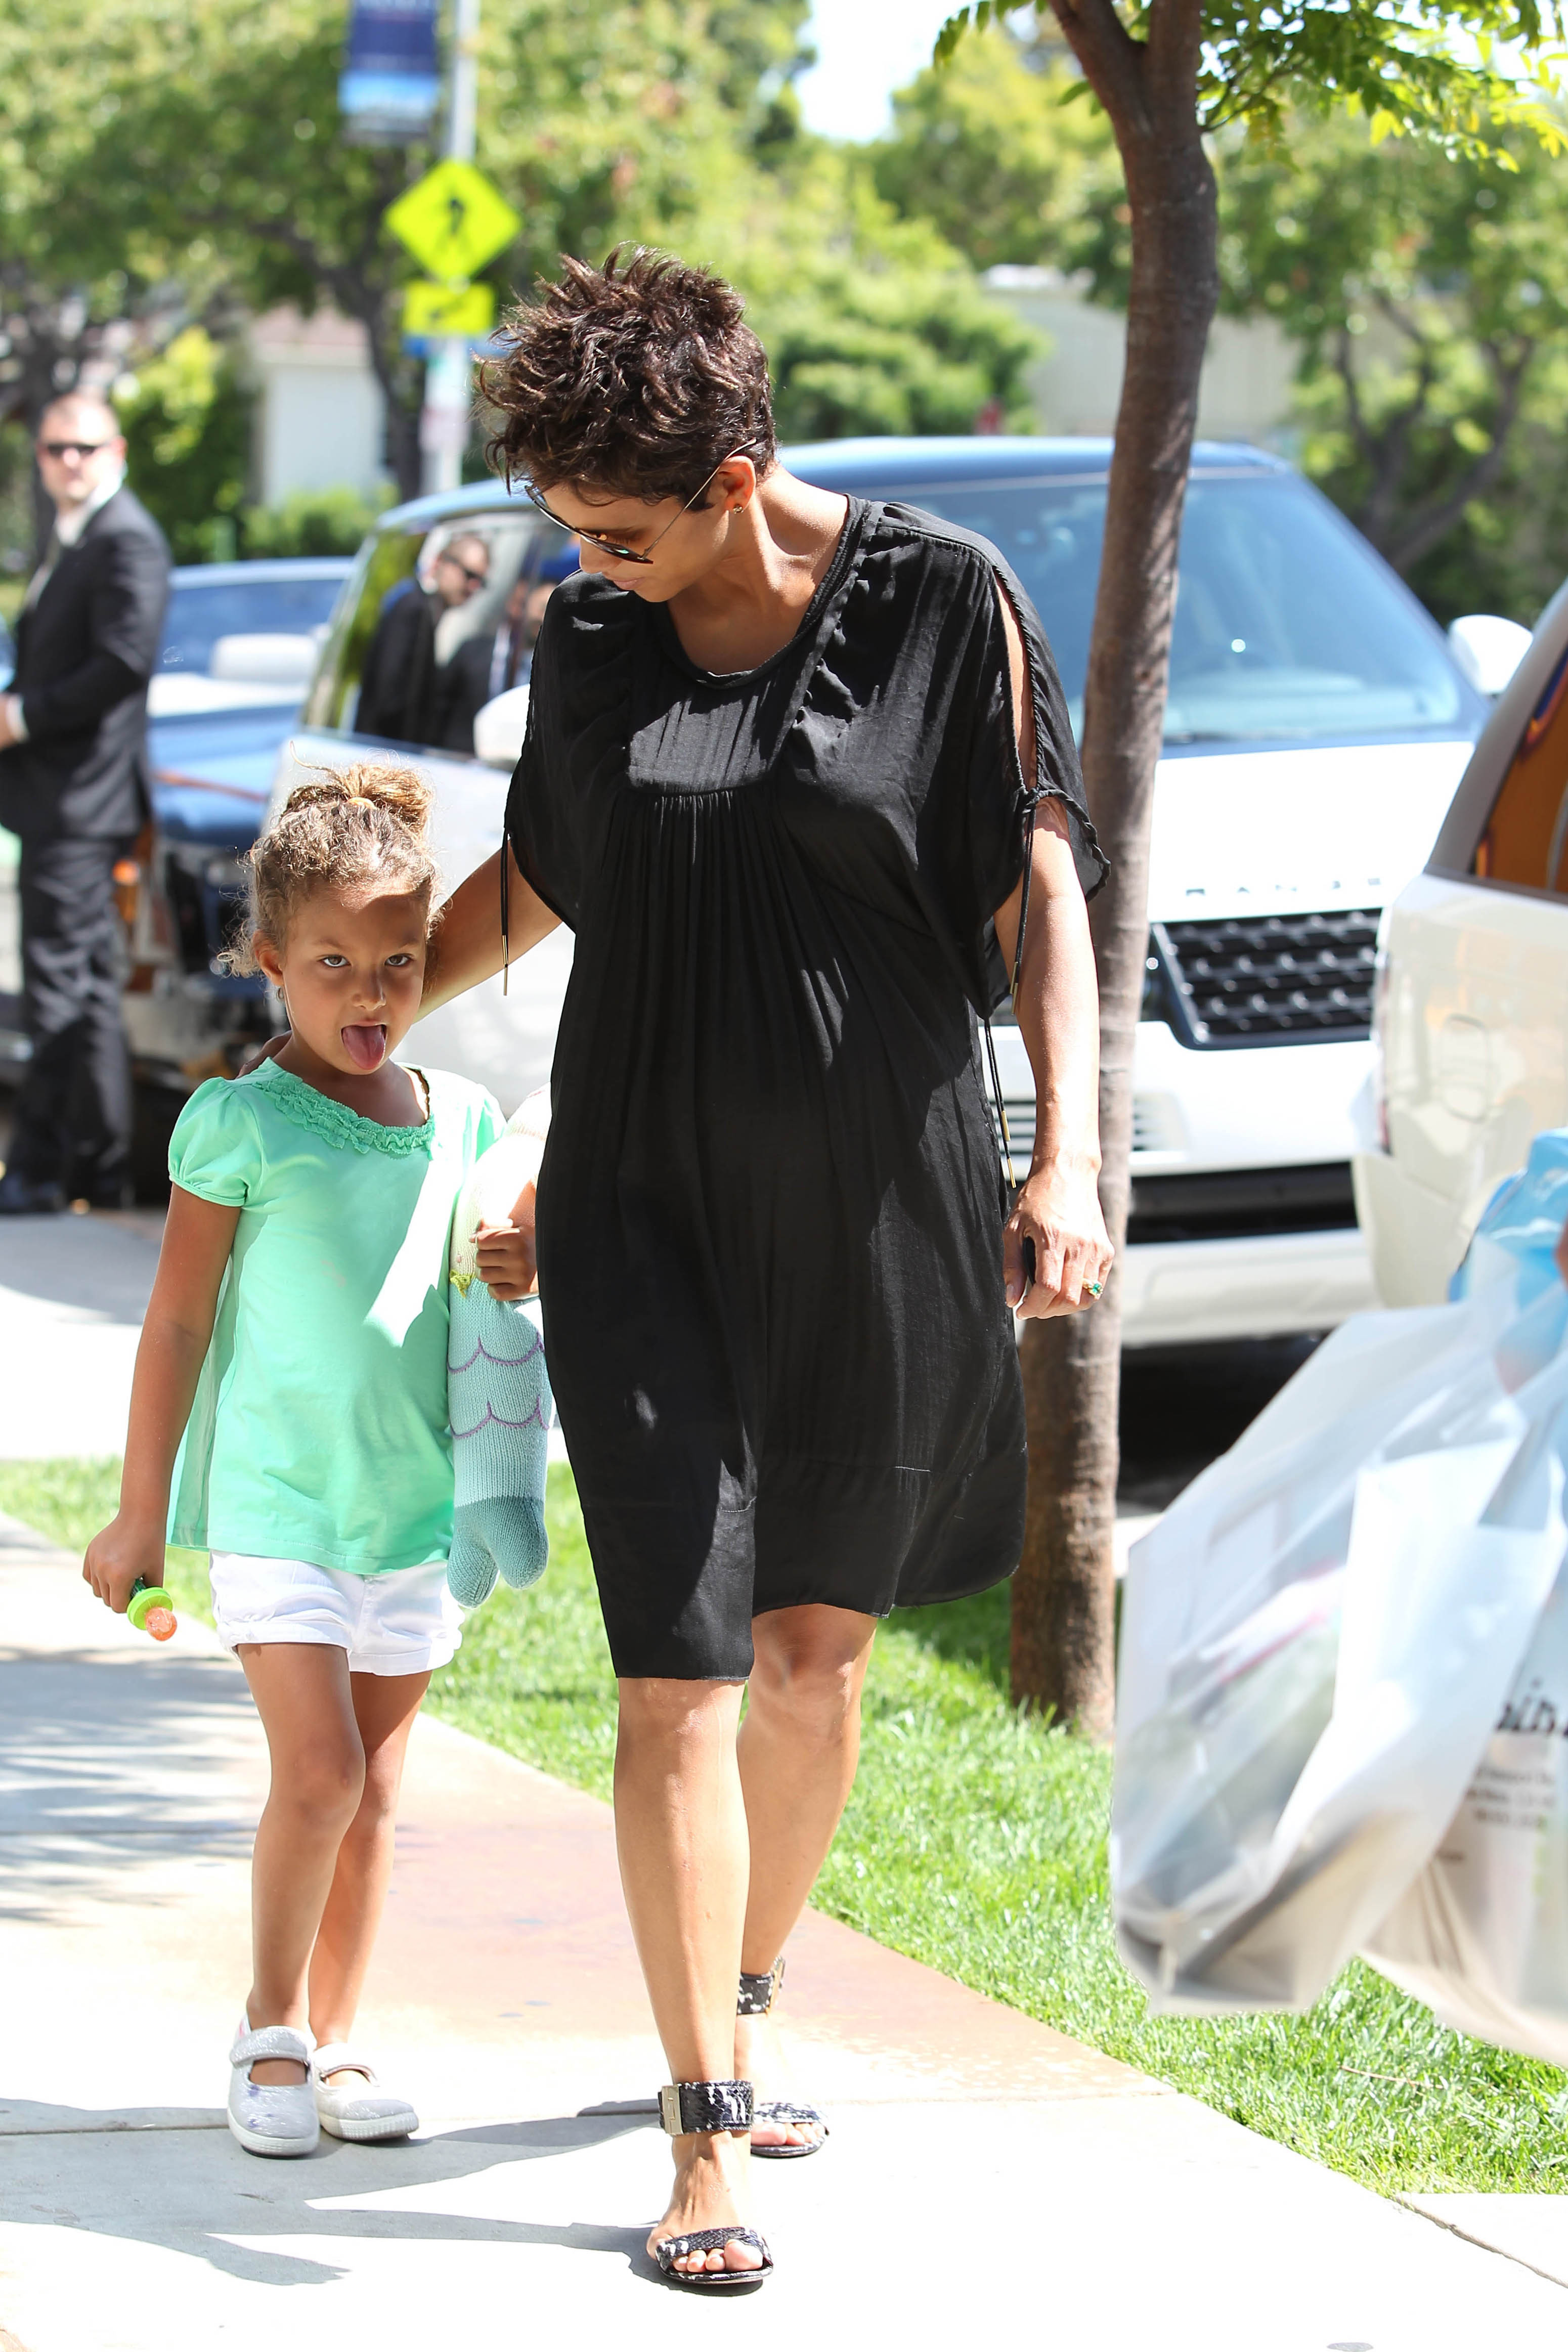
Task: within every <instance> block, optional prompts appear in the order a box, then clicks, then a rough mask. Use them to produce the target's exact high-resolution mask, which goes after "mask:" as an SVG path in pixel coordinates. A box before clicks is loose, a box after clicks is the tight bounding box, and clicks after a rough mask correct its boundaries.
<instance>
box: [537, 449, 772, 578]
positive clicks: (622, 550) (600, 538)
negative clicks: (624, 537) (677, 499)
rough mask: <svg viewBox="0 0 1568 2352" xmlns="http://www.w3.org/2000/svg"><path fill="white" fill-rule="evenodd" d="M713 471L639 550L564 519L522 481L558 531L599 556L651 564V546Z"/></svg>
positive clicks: (685, 512)
mask: <svg viewBox="0 0 1568 2352" xmlns="http://www.w3.org/2000/svg"><path fill="white" fill-rule="evenodd" d="M729 462H730V460H729V458H728V457H721V458H720V460H719V465H718V466H715V467H714V468H713V474H716V473H718V471H719V468H720V467H721V466H727V465H728V464H729ZM713 474H710V475H709V477H708V481H707V482H701V483H699V485H698V487H697V488H696V489H694V490H693V491H692V493H691V496H690V497H689V499H687V501H686V504H685V505H684V506H683V507H682V508H681V509H680V514H678V515H671V516H670V519H669V520H668V522H667V523H666V524H665V526H664V529H663V530H661V531H660V532H659V533H658V538H656V539H654V540H653V541H650V542H649V544H648V546H647V548H646V549H645V550H644V551H641V552H639V551H638V550H637V548H635V547H622V546H621V545H620V543H619V542H618V541H616V540H613V539H606V538H605V536H604V534H603V533H602V532H601V531H596V530H584V529H583V527H582V525H581V524H580V523H574V522H565V521H563V520H562V518H561V516H560V515H558V514H556V513H555V512H554V511H553V510H552V509H551V508H550V507H547V506H546V505H545V503H544V493H543V492H542V490H536V489H535V488H534V487H533V484H532V483H531V482H524V484H523V486H522V487H523V488H524V490H525V491H526V492H527V494H528V497H529V499H530V502H531V504H532V505H534V506H536V507H537V508H538V509H539V511H540V513H541V514H542V516H543V517H544V520H545V521H546V522H552V523H553V524H554V525H555V528H556V530H564V531H569V532H570V533H571V535H572V537H573V538H574V539H580V540H582V541H584V542H585V544H586V545H587V546H589V547H595V548H597V549H598V551H599V553H600V554H601V555H613V556H614V557H615V559H616V562H617V563H651V562H653V551H654V549H655V548H656V547H657V546H658V543H659V540H662V539H668V537H669V534H670V532H671V531H672V530H674V529H675V526H676V524H677V523H678V522H679V520H681V516H683V515H689V513H690V512H691V509H692V508H693V507H694V506H695V505H696V504H697V501H698V499H700V497H701V496H702V493H703V491H704V490H705V489H706V488H708V482H710V481H711V480H712V479H713Z"/></svg>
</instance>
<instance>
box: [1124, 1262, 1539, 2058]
mask: <svg viewBox="0 0 1568 2352" xmlns="http://www.w3.org/2000/svg"><path fill="white" fill-rule="evenodd" d="M1565 1327H1568V1294H1564V1292H1563V1287H1562V1286H1561V1285H1560V1284H1557V1285H1553V1286H1551V1287H1550V1288H1548V1289H1545V1290H1542V1292H1541V1294H1540V1295H1539V1296H1538V1297H1536V1298H1535V1299H1534V1301H1533V1303H1532V1304H1531V1305H1530V1306H1529V1307H1526V1308H1525V1310H1524V1311H1523V1312H1522V1313H1521V1312H1520V1309H1519V1301H1518V1297H1517V1293H1516V1288H1515V1285H1514V1283H1513V1282H1511V1281H1499V1282H1496V1283H1493V1284H1490V1285H1489V1286H1486V1287H1485V1288H1483V1289H1481V1290H1479V1291H1478V1293H1477V1294H1476V1295H1475V1296H1474V1297H1470V1298H1468V1299H1466V1300H1463V1301H1461V1302H1459V1303H1458V1304H1455V1305H1452V1306H1448V1307H1424V1308H1418V1309H1415V1310H1413V1311H1411V1312H1407V1313H1398V1314H1379V1315H1371V1316H1363V1317H1358V1318H1355V1319H1354V1320H1352V1322H1350V1323H1347V1324H1346V1325H1344V1326H1343V1327H1342V1328H1341V1329H1340V1330H1339V1331H1337V1332H1335V1333H1334V1334H1333V1336H1332V1337H1331V1339H1328V1340H1326V1341H1325V1343H1324V1344H1323V1346H1322V1347H1321V1349H1319V1350H1318V1351H1317V1353H1316V1354H1315V1355H1314V1356H1313V1357H1312V1358H1311V1360H1310V1362H1309V1363H1308V1364H1307V1365H1306V1366H1304V1368H1303V1369H1302V1370H1301V1371H1300V1373H1299V1374H1298V1375H1297V1377H1296V1378H1295V1379H1294V1380H1293V1381H1290V1383H1289V1385H1288V1386H1287V1387H1286V1388H1285V1389H1284V1390H1282V1391H1281V1392H1280V1394H1279V1396H1278V1397H1277V1398H1276V1399H1275V1400H1274V1402H1273V1403H1272V1404H1271V1405H1270V1406H1269V1407H1268V1409H1267V1411H1266V1412H1264V1413H1262V1414H1261V1415H1260V1416H1259V1418H1258V1421H1257V1422H1255V1423H1254V1424H1253V1426H1252V1427H1251V1428H1250V1429H1249V1430H1248V1431H1247V1434H1246V1435H1245V1436H1244V1437H1243V1439H1242V1440H1241V1442H1240V1444H1238V1445H1237V1446H1236V1447H1234V1448H1233V1449H1232V1451H1231V1452H1230V1453H1229V1454H1226V1456H1225V1457H1224V1458H1223V1459H1222V1460H1220V1461H1219V1462H1216V1463H1215V1464H1214V1465H1213V1466H1212V1467H1211V1468H1210V1469H1209V1470H1207V1471H1206V1472H1205V1474H1204V1475H1203V1476H1202V1477H1201V1478H1199V1479H1198V1480H1197V1481H1196V1482H1195V1483H1194V1485H1193V1486H1191V1487H1189V1488H1188V1489H1187V1491H1186V1493H1185V1494H1184V1496H1182V1497H1181V1499H1180V1500H1179V1501H1178V1502H1177V1503H1176V1504H1175V1506H1174V1507H1173V1508H1172V1509H1171V1510H1170V1511H1169V1512H1168V1513H1167V1514H1166V1516H1165V1517H1164V1519H1163V1521H1162V1522H1161V1524H1160V1526H1159V1527H1158V1528H1156V1529H1155V1530H1154V1531H1153V1533H1152V1534H1151V1535H1149V1536H1147V1537H1145V1538H1144V1539H1143V1541H1142V1543H1140V1544H1138V1545H1136V1546H1134V1548H1133V1550H1132V1554H1131V1565H1130V1570H1129V1574H1128V1579H1127V1585H1126V1590H1125V1595H1124V1600H1123V1612H1122V1633H1121V1673H1120V1690H1119V1733H1118V1748H1117V1770H1116V1792H1115V1801H1114V1809H1113V1819H1112V1831H1111V1886H1112V1896H1113V1902H1114V1906H1115V1913H1116V1924H1117V1934H1118V1939H1119V1943H1120V1946H1121V1953H1122V1957H1123V1958H1124V1959H1125V1961H1126V1963H1127V1965H1128V1966H1129V1967H1130V1968H1131V1969H1132V1971H1133V1972H1134V1973H1135V1974H1136V1975H1137V1976H1138V1977H1139V1978H1140V1979H1142V1982H1143V1983H1144V1984H1145V1985H1146V1986H1147V1987H1148V1989H1149V1992H1150V1995H1151V1998H1152V2004H1153V2006H1154V2007H1156V2008H1157V2009H1162V2010H1167V2011H1197V2012H1202V2011H1224V2010H1237V2009H1286V2010H1299V2009H1305V2008H1307V2007H1309V2006H1310V2003H1311V2002H1312V2001H1313V2000H1316V1999H1317V1997H1318V1996H1319V1994H1320V1993H1321V1991H1322V1990H1323V1989H1324V1987H1325V1986H1326V1985H1327V1984H1328V1983H1329V1981H1330V1979H1331V1978H1332V1977H1333V1975H1334V1974H1335V1972H1336V1971H1337V1970H1338V1969H1340V1968H1341V1966H1342V1964H1343V1962H1344V1961H1345V1960H1346V1959H1348V1958H1350V1956H1351V1954H1352V1952H1354V1951H1355V1950H1356V1949H1357V1948H1359V1947H1360V1946H1362V1945H1363V1944H1364V1943H1365V1942H1366V1941H1367V1940H1368V1938H1369V1937H1372V1935H1373V1931H1374V1930H1375V1929H1376V1928H1377V1927H1379V1925H1380V1923H1381V1922H1382V1920H1383V1919H1384V1916H1385V1915H1386V1914H1387V1913H1388V1912H1389V1910H1390V1909H1391V1907H1392V1906H1394V1904H1395V1903H1396V1902H1397V1901H1398V1899H1399V1898H1400V1896H1401V1895H1404V1893H1405V1890H1406V1889H1407V1888H1408V1887H1409V1886H1410V1885H1411V1883H1412V1882H1413V1881H1414V1880H1415V1877H1416V1876H1417V1874H1419V1873H1420V1872H1421V1871H1422V1870H1423V1868H1424V1867H1425V1865H1426V1863H1427V1862H1428V1859H1429V1857H1430V1856H1431V1855H1432V1854H1433V1853H1434V1852H1435V1850H1436V1847H1437V1845H1438V1842H1439V1840H1440V1839H1441V1838H1442V1836H1443V1833H1444V1832H1445V1830H1446V1829H1447V1826H1448V1824H1449V1823H1450V1822H1452V1821H1453V1819H1454V1816H1455V1814H1456V1812H1457V1811H1458V1809H1459V1806H1460V1804H1461V1802H1462V1801H1463V1800H1464V1798H1465V1792H1466V1790H1467V1788H1468V1786H1469V1785H1470V1782H1471V1779H1472V1775H1473V1772H1474V1769H1475V1767H1476V1764H1477V1760H1478V1759H1479V1757H1480V1755H1481V1752H1482V1750H1483V1748H1485V1747H1486V1745H1487V1741H1488V1739H1489V1737H1490V1736H1491V1734H1492V1731H1493V1727H1494V1725H1495V1724H1496V1722H1497V1720H1498V1717H1499V1715H1500V1709H1501V1706H1502V1704H1503V1701H1504V1699H1505V1697H1506V1696H1507V1695H1508V1694H1509V1692H1510V1688H1511V1687H1512V1685H1513V1683H1514V1680H1515V1676H1516V1675H1517V1673H1518V1670H1519V1668H1520V1665H1521V1660H1522V1659H1523V1657H1524V1654H1525V1652H1526V1650H1527V1649H1528V1647H1529V1645H1530V1643H1531V1638H1532V1636H1533V1634H1534V1633H1535V1630H1536V1626H1537V1623H1538V1621H1539V1620H1540V1618H1541V1615H1542V1609H1543V1606H1544V1604H1545V1602H1546V1601H1547V1598H1548V1595H1549V1594H1550V1593H1551V1592H1552V1588H1553V1584H1554V1582H1555V1580H1556V1578H1557V1574H1558V1570H1559V1569H1560V1567H1561V1566H1562V1563H1563V1558H1564V1551H1565V1548H1568V1527H1565V1524H1564V1455H1565V1447H1568V1347H1565V1346H1564V1334H1565Z"/></svg>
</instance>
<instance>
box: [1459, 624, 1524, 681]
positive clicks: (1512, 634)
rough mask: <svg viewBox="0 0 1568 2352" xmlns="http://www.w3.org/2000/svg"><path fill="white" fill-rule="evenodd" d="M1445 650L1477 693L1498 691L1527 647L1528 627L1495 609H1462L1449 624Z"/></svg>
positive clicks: (1516, 665)
mask: <svg viewBox="0 0 1568 2352" xmlns="http://www.w3.org/2000/svg"><path fill="white" fill-rule="evenodd" d="M1448 650H1449V652H1450V653H1451V654H1452V655H1453V656H1454V659H1455V661H1456V662H1458V666H1459V667H1460V668H1461V669H1462V670H1463V671H1464V673H1465V676H1466V677H1468V679H1469V681H1470V684H1471V685H1472V686H1473V687H1474V688H1475V689H1476V691H1477V693H1478V694H1491V695H1498V694H1500V693H1501V692H1502V690H1503V688H1504V687H1505V686H1506V685H1507V684H1508V682H1509V679H1510V677H1512V676H1513V674H1514V671H1515V670H1516V669H1517V668H1518V667H1519V666H1520V663H1521V661H1522V660H1523V659H1524V656H1525V655H1526V654H1527V653H1528V652H1529V650H1530V631H1529V630H1528V629H1524V628H1521V626H1520V625H1519V623H1518V622H1517V621H1505V620H1503V619H1502V618H1501V616H1500V614H1496V613H1464V614H1460V616H1459V618H1458V620H1457V621H1450V622H1449V624H1448Z"/></svg>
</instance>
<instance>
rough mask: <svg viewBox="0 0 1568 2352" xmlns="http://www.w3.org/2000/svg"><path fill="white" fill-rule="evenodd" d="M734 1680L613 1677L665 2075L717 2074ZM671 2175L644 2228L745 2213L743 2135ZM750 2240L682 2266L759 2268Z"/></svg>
mask: <svg viewBox="0 0 1568 2352" xmlns="http://www.w3.org/2000/svg"><path fill="white" fill-rule="evenodd" d="M741 1691H742V1685H740V1684H739V1683H709V1682H677V1681H668V1680H663V1679H659V1680H654V1679H649V1678H640V1677H639V1678H636V1679H628V1680H626V1681H624V1682H623V1683H622V1684H621V1685H620V1702H621V1704H620V1732H619V1738H618V1740H617V1744H616V1845H617V1847H618V1849H619V1853H620V1859H621V1884H622V1885H623V1886H624V1887H625V1889H626V1909H627V1911H628V1912H629V1913H630V1915H631V1923H632V1933H633V1935H634V1936H635V1937H636V1938H637V1955H638V1958H640V1959H641V1961H642V1967H643V1975H644V1976H645V1978H646V1979H647V1989H648V1998H649V2000H651V2002H652V2004H653V2013H654V2021H655V2023H656V2024H657V2026H658V2034H659V2040H660V2041H661V2042H663V2044H664V2052H665V2057H666V2059H667V2060H668V2064H669V2073H670V2080H671V2081H672V2082H676V2083H711V2082H727V2081H728V2080H729V2079H730V2077H731V2068H732V2066H733V2064H734V2054H735V1977H736V1972H737V1970H738V1969H739V1968H740V1965H741V1933H742V1921H743V1919H744V1917H745V1908H746V1879H747V1861H746V1811H745V1806H744V1804H743V1802H742V1796H741V1777H740V1772H739V1770H738V1769H737V1765H736V1758H735V1727H736V1724H737V1722H738V1720H739V1717H740V1712H741ZM673 2147H674V2155H675V2186H674V2189H673V2190H672V2192H671V2195H670V2200H669V2205H668V2209H667V2210H666V2212H665V2215H664V2219H663V2220H662V2221H660V2222H659V2223H658V2227H657V2228H656V2229H655V2230H654V2231H653V2232H652V2234H651V2235H650V2237H649V2239H648V2251H649V2252H650V2253H651V2252H652V2251H653V2249H654V2247H655V2245H656V2244H657V2243H658V2241H659V2239H661V2238H669V2237H678V2236H680V2235H682V2234H683V2233H684V2232H686V2231H690V2230H706V2229H713V2228H717V2227H719V2226H720V2225H721V2224H722V2223H724V2222H726V2221H735V2222H740V2221H742V2220H743V2218H744V2200H745V2196H746V2188H747V2163H748V2158H749V2155H750V2149H749V2147H748V2145H747V2141H746V2137H745V2135H744V2134H743V2133H735V2132H690V2133H687V2134H685V2135H684V2136H683V2137H680V2138H678V2139H677V2140H675V2141H674V2143H673ZM760 2260H761V2257H760V2256H759V2255H758V2253H757V2252H756V2250H755V2248H754V2247H752V2246H746V2245H742V2244H739V2243H731V2245H729V2246H726V2247H723V2248H720V2249H716V2250H715V2251H714V2252H712V2253H710V2254H707V2255H703V2254H692V2255H690V2256H689V2257H688V2258H687V2259H686V2260H685V2261H683V2262H682V2263H681V2264H680V2265H679V2267H680V2268H681V2269H683V2270H690V2271H696V2270H701V2269H705V2268H706V2269H709V2270H723V2269H726V2268H728V2269H730V2270H755V2269H756V2268H757V2267H758V2266H759V2263H760Z"/></svg>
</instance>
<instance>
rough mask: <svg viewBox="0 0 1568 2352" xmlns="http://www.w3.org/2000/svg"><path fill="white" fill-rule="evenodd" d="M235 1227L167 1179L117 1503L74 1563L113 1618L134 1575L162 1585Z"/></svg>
mask: <svg viewBox="0 0 1568 2352" xmlns="http://www.w3.org/2000/svg"><path fill="white" fill-rule="evenodd" d="M237 1223H239V1211H238V1210H237V1208H235V1209H228V1208H224V1207H222V1206H221V1205H220V1204H219V1203H218V1202H214V1201H200V1200H198V1199H197V1198H196V1196H195V1193H194V1192H182V1191H181V1190H180V1187H179V1186H178V1185H177V1184H176V1185H175V1186H174V1191H173V1192H172V1193H171V1194H170V1196H169V1216H168V1222H167V1223H166V1224H165V1225H164V1228H163V1250H162V1252H161V1254H160V1255H159V1259H158V1274H157V1279H156V1280H155V1282H154V1283H153V1296H152V1297H151V1298H150V1299H149V1301H148V1303H147V1315H146V1319H145V1321H144V1322H143V1323H142V1339H141V1344H140V1345H139V1347H138V1348H137V1350H136V1372H135V1377H134V1379H133V1381H132V1388H131V1423H130V1427H129V1428H128V1430H127V1431H126V1434H125V1468H124V1470H123V1472H122V1473H121V1480H120V1509H119V1511H118V1512H117V1514H116V1515H115V1517H113V1518H112V1519H111V1520H110V1524H109V1525H108V1527H106V1528H104V1530H103V1532H102V1534H101V1535H96V1536H94V1538H93V1539H92V1541H91V1543H89V1546H88V1548H87V1559H86V1561H85V1563H84V1565H83V1568H82V1574H83V1576H84V1577H85V1578H86V1580H87V1581H88V1583H89V1584H90V1585H91V1587H92V1589H93V1591H95V1592H96V1593H97V1595H98V1597H99V1599H100V1601H107V1603H108V1605H109V1606H110V1609H112V1610H114V1611H115V1612H117V1614H121V1615H123V1613H124V1611H125V1608H126V1605H127V1603H128V1602H129V1601H130V1599H131V1591H132V1586H133V1585H134V1584H135V1581H136V1580H137V1578H138V1577H139V1576H143V1577H145V1578H146V1580H147V1581H148V1583H149V1584H159V1583H161V1582H162V1581H163V1530H164V1527H165V1525H166V1523H167V1520H168V1516H169V1480H170V1477H171V1476H172V1475H173V1472H174V1456H175V1455H176V1454H177V1453H178V1452H179V1450H180V1440H181V1438H182V1437H183V1436H184V1428H185V1423H186V1422H187V1421H188V1420H189V1419H190V1412H191V1401H192V1399H193V1398H194V1397H195V1392H196V1381H197V1379H198V1378H199V1376H200V1373H201V1369H202V1362H203V1360H204V1358H205V1355H206V1351H207V1347H208V1344H209V1342H210V1341H211V1339H212V1334H213V1318H214V1317H215V1315H216V1312H217V1298H218V1291H219V1289H220V1288H221V1286H222V1284H223V1273H224V1268H225V1266H226V1265H227V1264H228V1255H229V1252H230V1250H231V1249H232V1248H233V1246H234V1232H235V1227H236V1226H237Z"/></svg>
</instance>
